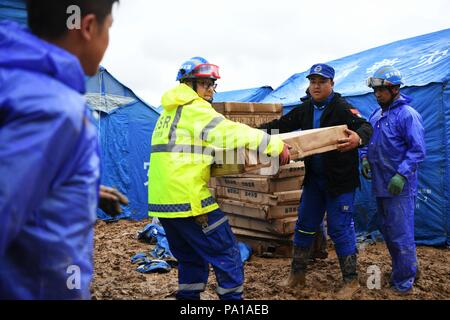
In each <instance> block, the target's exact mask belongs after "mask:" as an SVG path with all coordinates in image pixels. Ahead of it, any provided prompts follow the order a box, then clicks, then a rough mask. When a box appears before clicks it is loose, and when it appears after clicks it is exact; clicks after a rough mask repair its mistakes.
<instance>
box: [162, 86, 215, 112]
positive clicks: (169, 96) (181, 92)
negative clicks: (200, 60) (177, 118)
mask: <svg viewBox="0 0 450 320" xmlns="http://www.w3.org/2000/svg"><path fill="white" fill-rule="evenodd" d="M199 99H200V100H202V101H205V100H203V99H202V98H200V96H199V95H198V94H197V92H195V91H194V90H192V88H191V87H189V86H188V85H186V84H184V83H180V84H179V85H177V86H176V87H174V88H172V89H170V90H168V91H166V92H165V93H164V95H163V96H162V99H161V105H162V106H163V108H164V109H165V110H167V111H170V110H173V109H176V108H178V107H179V106H185V105H187V104H190V103H192V102H194V101H195V100H199ZM205 102H206V101H205ZM206 103H208V102H206Z"/></svg>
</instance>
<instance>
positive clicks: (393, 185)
mask: <svg viewBox="0 0 450 320" xmlns="http://www.w3.org/2000/svg"><path fill="white" fill-rule="evenodd" d="M405 183H406V178H405V177H403V176H402V175H400V174H398V173H397V174H396V175H395V176H393V177H392V179H391V181H390V182H389V186H388V191H389V192H390V193H392V194H393V195H394V196H398V195H399V194H400V193H402V191H403V187H404V186H405Z"/></svg>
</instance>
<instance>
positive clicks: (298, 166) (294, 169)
mask: <svg viewBox="0 0 450 320" xmlns="http://www.w3.org/2000/svg"><path fill="white" fill-rule="evenodd" d="M304 175H305V163H304V162H303V161H299V162H293V163H290V164H288V165H285V166H282V167H280V166H279V165H271V166H270V167H266V168H261V169H257V170H255V171H250V172H249V173H246V174H243V175H242V176H241V177H246V178H255V177H260V176H270V177H272V178H288V177H297V176H304Z"/></svg>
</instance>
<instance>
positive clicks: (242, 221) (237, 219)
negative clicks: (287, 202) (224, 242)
mask: <svg viewBox="0 0 450 320" xmlns="http://www.w3.org/2000/svg"><path fill="white" fill-rule="evenodd" d="M227 216H228V219H229V223H230V225H231V226H232V227H238V228H242V229H248V230H254V231H260V232H265V233H269V234H275V235H282V236H283V235H284V236H289V235H291V234H293V233H294V231H295V225H296V223H297V217H289V218H284V219H276V220H271V221H270V222H268V221H262V220H256V219H252V218H247V217H242V216H237V215H234V214H227Z"/></svg>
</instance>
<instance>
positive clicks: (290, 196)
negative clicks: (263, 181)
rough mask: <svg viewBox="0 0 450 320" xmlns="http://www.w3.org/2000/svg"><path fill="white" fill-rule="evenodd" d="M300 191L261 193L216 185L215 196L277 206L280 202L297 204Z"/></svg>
mask: <svg viewBox="0 0 450 320" xmlns="http://www.w3.org/2000/svg"><path fill="white" fill-rule="evenodd" d="M301 194H302V191H301V190H293V191H284V192H278V193H274V194H271V193H261V192H256V191H249V190H243V189H236V188H231V187H217V189H216V197H217V198H225V199H230V200H235V201H241V202H246V203H254V204H259V205H266V206H277V205H280V204H297V205H298V203H299V202H300V197H301Z"/></svg>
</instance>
